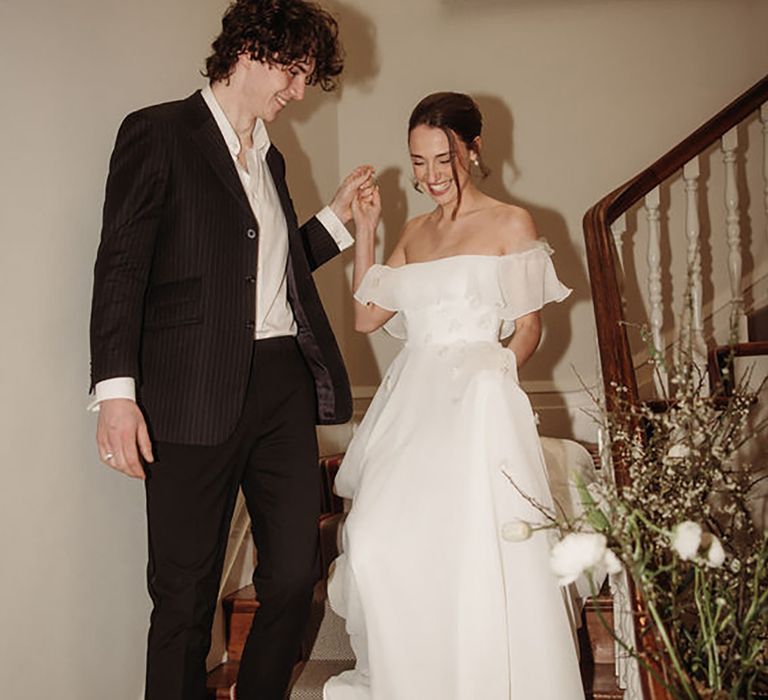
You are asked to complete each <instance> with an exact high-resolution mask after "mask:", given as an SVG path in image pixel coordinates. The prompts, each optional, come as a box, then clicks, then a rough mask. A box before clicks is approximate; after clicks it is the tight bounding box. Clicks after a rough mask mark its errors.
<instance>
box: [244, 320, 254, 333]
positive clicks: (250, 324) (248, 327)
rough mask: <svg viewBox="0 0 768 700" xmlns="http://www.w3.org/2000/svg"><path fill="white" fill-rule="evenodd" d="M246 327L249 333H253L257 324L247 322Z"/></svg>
mask: <svg viewBox="0 0 768 700" xmlns="http://www.w3.org/2000/svg"><path fill="white" fill-rule="evenodd" d="M245 327H246V328H247V329H248V330H249V331H252V330H253V329H254V328H256V324H255V323H254V322H253V321H246V322H245Z"/></svg>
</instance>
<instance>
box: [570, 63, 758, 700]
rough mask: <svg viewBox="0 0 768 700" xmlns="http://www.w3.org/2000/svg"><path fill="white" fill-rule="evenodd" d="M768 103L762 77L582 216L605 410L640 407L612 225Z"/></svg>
mask: <svg viewBox="0 0 768 700" xmlns="http://www.w3.org/2000/svg"><path fill="white" fill-rule="evenodd" d="M767 101H768V76H765V77H764V78H763V79H762V80H760V81H759V82H757V83H756V84H755V85H753V86H752V87H751V88H750V89H749V90H747V91H746V92H744V93H743V94H742V95H740V96H739V97H737V98H736V99H735V100H734V101H733V102H731V104H729V105H728V106H727V107H726V108H725V109H723V110H722V111H720V112H719V113H718V114H716V115H715V116H714V117H712V118H711V119H710V120H709V121H707V122H706V123H705V124H703V125H702V126H701V127H699V128H698V129H697V130H696V131H694V132H693V133H692V134H691V135H690V136H688V137H687V138H686V139H684V140H683V141H681V142H680V143H679V144H678V145H677V146H675V147H674V148H672V149H671V150H670V151H668V152H667V153H665V154H664V155H663V156H662V157H661V158H659V159H658V160H657V161H656V162H654V163H653V164H652V165H650V166H649V167H648V168H646V169H645V170H643V171H642V172H641V173H639V174H638V175H636V176H635V177H633V178H632V179H630V180H628V181H627V182H625V183H624V184H623V185H621V186H620V187H618V188H616V189H615V190H613V192H611V193H609V194H607V195H606V196H605V197H603V198H602V199H601V200H600V201H599V202H597V203H596V204H595V205H594V206H592V207H591V208H590V209H589V210H588V211H587V213H586V214H585V215H584V221H583V225H584V239H585V243H586V253H587V264H588V268H589V278H590V284H591V287H592V303H593V305H594V310H595V324H596V328H597V338H598V344H599V352H600V364H601V367H602V374H603V383H604V387H605V401H606V407H607V408H608V409H609V410H610V409H611V407H612V406H615V405H616V399H617V389H618V388H619V387H623V388H624V390H625V391H626V393H625V394H624V395H623V396H622V397H621V398H622V401H629V402H631V403H632V404H635V405H636V404H637V403H638V402H639V395H638V386H637V378H636V376H635V369H634V366H633V362H632V353H631V349H630V345H629V339H628V338H627V332H626V324H625V323H624V321H625V318H624V310H623V302H622V295H621V289H620V282H619V280H620V274H619V271H620V265H619V263H618V251H617V250H616V245H615V242H614V238H613V235H612V232H611V225H612V224H613V223H614V222H615V221H616V220H617V219H619V217H621V216H622V215H623V214H625V213H626V212H627V211H628V210H629V209H630V208H631V207H632V206H634V205H635V204H636V203H637V202H639V201H640V200H641V199H642V198H643V197H645V196H646V195H647V194H648V193H650V192H651V191H652V190H653V189H654V188H656V187H658V186H659V185H661V184H662V183H663V182H664V181H665V180H667V179H668V178H669V177H670V176H672V175H674V174H675V173H677V172H679V171H681V170H682V169H683V167H684V166H685V165H686V164H687V163H688V162H689V161H691V160H692V159H693V158H695V157H696V156H698V155H699V154H701V153H703V152H704V151H705V150H706V149H707V148H709V147H710V146H711V145H712V144H713V143H715V142H716V141H717V140H718V139H720V138H722V137H723V135H725V134H726V133H727V132H728V131H730V130H731V129H733V128H734V127H735V126H737V125H738V124H740V123H741V122H742V121H744V120H745V119H746V118H747V117H749V116H750V115H751V114H752V113H753V112H756V111H758V110H759V109H760V107H761V105H763V104H764V103H766V102H767ZM613 466H614V471H615V475H616V483H617V484H618V485H619V486H623V485H625V484H627V483H628V482H629V475H628V473H627V469H626V465H624V464H623V463H622V462H621V459H620V458H619V455H618V454H614V455H613ZM629 584H630V590H629V595H630V599H631V600H632V607H633V613H634V616H635V620H636V621H637V624H636V625H635V633H636V637H635V647H636V648H637V649H638V651H639V652H640V653H641V654H644V655H646V654H647V653H648V652H653V650H654V647H656V644H655V641H654V637H653V634H648V632H649V621H648V620H647V615H646V614H645V609H644V606H643V603H642V600H641V598H640V597H639V596H638V595H637V592H636V590H635V587H634V585H633V583H632V580H631V579H630V581H629ZM656 648H658V647H656ZM640 677H641V682H642V687H643V696H644V698H645V699H646V700H671V695H670V694H669V692H668V691H667V690H666V689H665V688H664V687H663V686H662V685H661V684H660V683H659V682H657V681H656V680H655V679H654V677H653V676H652V674H650V673H649V672H648V671H647V670H645V669H644V668H642V667H641V669H640Z"/></svg>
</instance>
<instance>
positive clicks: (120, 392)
mask: <svg viewBox="0 0 768 700" xmlns="http://www.w3.org/2000/svg"><path fill="white" fill-rule="evenodd" d="M95 388H96V397H95V398H94V399H93V401H91V403H89V404H88V406H87V410H89V411H98V410H99V404H100V403H101V402H102V401H106V400H107V399H130V400H131V401H135V400H136V381H135V380H134V378H133V377H112V378H111V379H103V380H102V381H100V382H96V387H95Z"/></svg>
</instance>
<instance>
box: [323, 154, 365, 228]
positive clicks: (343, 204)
mask: <svg viewBox="0 0 768 700" xmlns="http://www.w3.org/2000/svg"><path fill="white" fill-rule="evenodd" d="M374 172H375V171H374V169H373V166H370V165H359V166H358V167H357V168H355V169H354V170H353V171H352V172H351V173H350V174H349V175H347V176H346V177H345V178H344V179H343V180H342V181H341V185H339V189H338V190H337V191H336V195H335V196H334V198H333V201H332V202H331V203H330V204H329V205H328V206H329V207H330V208H331V209H333V213H334V214H336V216H338V217H339V220H340V221H341V222H342V223H344V224H346V223H348V222H349V220H350V219H351V218H352V201H353V200H354V199H355V197H362V198H363V199H364V200H367V201H370V199H371V197H372V196H373V189H374V187H375V185H376V183H375V182H374V180H373V175H374Z"/></svg>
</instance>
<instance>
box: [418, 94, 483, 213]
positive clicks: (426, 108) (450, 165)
mask: <svg viewBox="0 0 768 700" xmlns="http://www.w3.org/2000/svg"><path fill="white" fill-rule="evenodd" d="M482 128H483V115H482V114H480V110H479V109H478V107H477V105H476V104H475V102H474V100H472V99H471V98H469V97H468V96H467V95H462V94H459V93H456V92H436V93H434V94H432V95H428V96H427V97H425V98H424V99H423V100H422V101H421V102H419V104H417V105H416V107H415V108H414V110H413V112H412V113H411V118H410V120H409V121H408V134H409V143H410V147H411V163H412V165H413V174H414V177H415V181H414V187H416V189H417V190H419V191H421V189H420V186H425V187H426V189H427V190H428V191H429V193H430V194H431V195H432V196H433V197H439V198H440V199H441V200H442V199H445V197H446V196H448V190H449V189H451V188H450V184H451V183H450V182H449V181H447V180H444V179H443V177H444V175H445V174H446V172H445V171H446V169H448V170H449V171H450V174H451V180H452V181H453V189H452V192H453V195H454V199H455V200H456V206H455V207H454V210H453V214H452V218H454V219H455V218H456V214H457V212H458V210H459V206H460V205H461V193H462V190H463V189H464V188H465V186H466V182H467V179H468V177H469V171H470V163H471V164H472V165H474V166H476V167H477V168H478V170H479V171H480V173H481V175H482V177H486V176H487V175H488V169H487V168H486V167H485V165H484V164H483V162H482V160H481V158H480V145H481V138H480V133H481V131H482ZM440 132H442V136H441V133H440ZM443 137H444V138H443ZM427 153H431V154H432V160H431V163H430V164H429V165H431V168H430V167H428V158H427V155H426V154H427ZM457 160H458V162H459V166H460V167H458V168H457V166H456V161H457ZM441 166H442V167H441ZM446 166H447V168H446Z"/></svg>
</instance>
